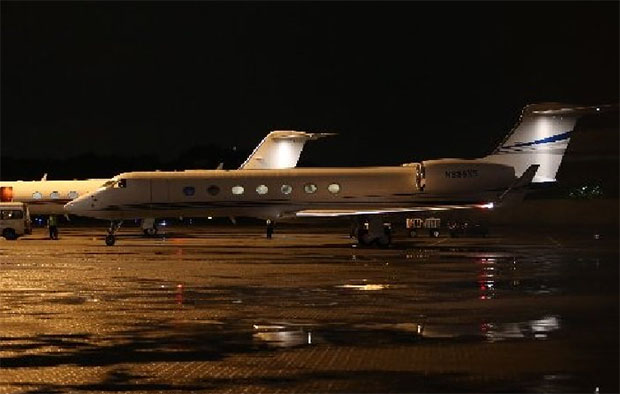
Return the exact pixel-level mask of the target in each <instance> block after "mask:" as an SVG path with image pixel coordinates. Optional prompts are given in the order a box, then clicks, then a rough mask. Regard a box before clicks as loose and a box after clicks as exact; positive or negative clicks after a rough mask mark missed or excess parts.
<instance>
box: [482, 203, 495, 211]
mask: <svg viewBox="0 0 620 394" xmlns="http://www.w3.org/2000/svg"><path fill="white" fill-rule="evenodd" d="M494 206H495V204H493V203H492V202H490V203H487V204H482V205H480V208H485V209H493V207H494Z"/></svg>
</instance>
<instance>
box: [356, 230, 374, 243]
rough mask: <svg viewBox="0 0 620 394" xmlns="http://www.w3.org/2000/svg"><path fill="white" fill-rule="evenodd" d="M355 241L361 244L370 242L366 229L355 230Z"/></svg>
mask: <svg viewBox="0 0 620 394" xmlns="http://www.w3.org/2000/svg"><path fill="white" fill-rule="evenodd" d="M357 243H358V244H360V245H363V246H368V245H370V244H371V243H372V239H370V236H369V235H368V230H365V229H359V230H358V231H357Z"/></svg>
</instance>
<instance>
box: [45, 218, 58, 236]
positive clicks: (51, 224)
mask: <svg viewBox="0 0 620 394" xmlns="http://www.w3.org/2000/svg"><path fill="white" fill-rule="evenodd" d="M47 227H48V228H49V231H50V239H58V219H56V215H50V216H49V218H48V219H47Z"/></svg>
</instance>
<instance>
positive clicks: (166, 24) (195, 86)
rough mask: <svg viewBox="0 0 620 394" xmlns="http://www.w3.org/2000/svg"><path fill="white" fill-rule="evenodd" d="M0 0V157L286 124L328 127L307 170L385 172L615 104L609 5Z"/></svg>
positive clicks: (183, 139) (237, 134)
mask: <svg viewBox="0 0 620 394" xmlns="http://www.w3.org/2000/svg"><path fill="white" fill-rule="evenodd" d="M1 4H2V5H1V7H2V35H1V37H2V38H1V39H2V41H1V44H2V45H1V48H2V59H1V65H2V89H1V92H2V114H1V115H2V129H1V140H0V142H1V154H2V157H13V158H67V157H72V156H76V155H82V154H86V153H94V154H101V155H110V154H114V155H121V156H126V157H131V156H135V155H145V154H148V155H155V156H157V157H159V158H162V159H169V158H172V157H176V156H178V155H179V154H180V153H181V152H184V151H187V150H188V149H190V148H192V147H196V146H203V145H208V144H216V145H218V146H221V147H223V148H226V149H229V148H231V147H232V146H238V147H239V148H240V149H244V150H250V149H251V148H252V147H254V146H255V145H256V144H257V143H258V141H260V139H261V138H262V137H263V136H264V135H265V134H267V132H269V131H270V130H274V129H296V130H307V131H333V132H337V133H339V135H338V136H337V137H332V138H330V139H326V140H323V141H319V142H315V143H312V146H308V149H307V150H306V152H305V156H304V158H305V159H306V161H307V162H311V163H314V164H318V165H321V166H325V165H381V164H400V163H403V162H410V161H417V160H421V159H428V158H433V157H451V156H457V157H474V156H480V155H484V154H486V153H487V152H488V151H490V150H491V149H492V148H494V146H495V145H496V144H497V143H498V142H499V141H500V140H501V139H502V137H503V136H504V135H505V134H506V133H507V132H508V130H509V129H510V128H511V126H512V124H513V123H514V122H515V121H516V119H517V117H518V115H519V111H520V110H521V107H522V106H523V105H525V104H527V103H532V102H541V101H562V102H569V103H577V104H600V103H616V102H618V89H619V79H618V70H619V64H618V52H619V49H618V48H619V42H618V35H619V24H618V15H619V9H618V8H619V7H618V4H619V3H618V2H606V3H601V2H588V3H582V2H550V3H539V2H527V3H504V2H493V3H492V2H483V3H468V2H459V3H451V2H439V3H432V4H431V3H406V2H397V3H374V2H363V3H352V2H347V3H331V2H329V3H328V2H320V3H305V2H304V3H281V2H277V3H260V2H251V3H213V2H204V3H203V2H189V3H180V4H179V3H166V2H136V3H131V2H120V3H110V2H106V3H98V2H66V3H54V2H44V3H32V2H8V1H3V2H2V3H1ZM112 175H114V174H109V176H112Z"/></svg>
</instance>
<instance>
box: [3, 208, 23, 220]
mask: <svg viewBox="0 0 620 394" xmlns="http://www.w3.org/2000/svg"><path fill="white" fill-rule="evenodd" d="M23 218H24V213H23V212H22V211H18V210H5V211H0V219H2V220H12V219H23Z"/></svg>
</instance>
